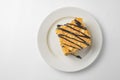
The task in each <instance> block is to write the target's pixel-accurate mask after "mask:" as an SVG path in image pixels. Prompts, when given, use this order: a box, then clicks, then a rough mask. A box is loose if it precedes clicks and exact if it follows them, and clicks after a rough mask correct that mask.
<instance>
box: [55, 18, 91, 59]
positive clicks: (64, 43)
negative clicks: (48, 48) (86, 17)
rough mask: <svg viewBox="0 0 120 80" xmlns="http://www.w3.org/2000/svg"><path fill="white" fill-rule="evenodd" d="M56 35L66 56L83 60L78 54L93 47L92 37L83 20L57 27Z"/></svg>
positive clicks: (77, 19) (75, 20) (79, 19)
mask: <svg viewBox="0 0 120 80" xmlns="http://www.w3.org/2000/svg"><path fill="white" fill-rule="evenodd" d="M56 34H57V35H58V37H59V41H60V46H61V47H62V51H63V53H64V54H65V55H74V56H76V57H78V58H81V57H80V56H78V55H76V53H77V52H78V51H79V50H82V49H84V48H86V47H88V46H90V45H91V35H90V32H89V31H88V29H87V28H86V27H85V24H84V23H83V20H82V18H75V19H74V20H72V21H71V22H70V23H66V24H64V25H57V29H56Z"/></svg>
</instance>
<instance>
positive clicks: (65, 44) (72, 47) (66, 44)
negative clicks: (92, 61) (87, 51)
mask: <svg viewBox="0 0 120 80" xmlns="http://www.w3.org/2000/svg"><path fill="white" fill-rule="evenodd" d="M63 45H66V46H69V47H72V48H74V49H78V50H80V49H79V48H76V47H74V46H71V45H68V44H65V43H63Z"/></svg>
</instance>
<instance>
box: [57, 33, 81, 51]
mask: <svg viewBox="0 0 120 80" xmlns="http://www.w3.org/2000/svg"><path fill="white" fill-rule="evenodd" d="M58 36H59V37H60V38H62V39H65V40H67V41H69V42H71V43H73V44H75V45H76V46H78V47H80V48H81V49H82V48H83V47H81V46H80V45H78V44H76V43H74V42H72V41H70V40H69V39H66V38H64V37H63V36H60V35H58Z"/></svg>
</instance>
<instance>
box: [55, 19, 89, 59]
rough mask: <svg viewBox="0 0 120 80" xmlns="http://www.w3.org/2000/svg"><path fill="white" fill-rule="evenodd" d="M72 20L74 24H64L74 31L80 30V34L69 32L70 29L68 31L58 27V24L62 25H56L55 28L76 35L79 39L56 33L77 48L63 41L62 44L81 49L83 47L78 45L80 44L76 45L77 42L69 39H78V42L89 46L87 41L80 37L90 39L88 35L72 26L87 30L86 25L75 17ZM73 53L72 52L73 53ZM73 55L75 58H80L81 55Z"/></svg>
mask: <svg viewBox="0 0 120 80" xmlns="http://www.w3.org/2000/svg"><path fill="white" fill-rule="evenodd" d="M74 21H75V24H71V23H67V24H65V25H64V26H67V27H69V28H70V29H72V30H74V31H77V32H80V33H81V34H82V35H78V34H75V33H73V32H70V31H68V30H66V29H63V28H61V27H60V26H62V25H57V29H58V30H62V31H64V32H67V33H69V34H71V35H73V36H75V37H77V38H78V39H79V40H77V39H75V38H71V37H69V36H67V35H64V34H58V36H59V37H60V38H62V39H64V40H66V41H68V42H71V43H73V44H74V45H76V46H78V47H79V48H76V47H74V46H71V45H68V44H65V43H64V44H63V45H66V46H69V47H72V48H75V49H79V50H80V49H82V48H83V47H82V46H80V45H78V44H76V43H74V42H72V41H71V40H70V39H72V40H75V41H78V42H81V43H83V44H85V45H87V46H89V43H87V42H86V41H85V40H84V39H82V38H81V37H83V38H88V39H90V36H88V35H86V34H85V33H83V32H81V31H79V30H77V29H74V28H73V27H72V26H75V27H78V28H80V29H84V30H87V28H86V27H83V26H82V25H81V23H80V22H79V21H77V20H76V19H75V20H74ZM73 55H74V54H73ZM74 56H75V57H77V58H80V59H81V58H82V57H81V56H79V55H74Z"/></svg>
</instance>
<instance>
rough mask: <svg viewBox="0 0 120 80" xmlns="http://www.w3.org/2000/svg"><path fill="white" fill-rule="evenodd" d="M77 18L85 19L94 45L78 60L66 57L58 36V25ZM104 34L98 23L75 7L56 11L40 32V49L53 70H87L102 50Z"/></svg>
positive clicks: (48, 17) (43, 24)
mask: <svg viewBox="0 0 120 80" xmlns="http://www.w3.org/2000/svg"><path fill="white" fill-rule="evenodd" d="M75 17H81V18H83V21H84V23H85V24H86V27H87V28H88V30H89V31H90V33H91V35H92V45H91V46H90V47H88V48H86V49H84V50H82V51H80V53H79V55H81V56H82V57H83V58H82V59H78V58H76V57H74V56H65V55H64V54H63V52H62V49H61V47H60V43H59V38H58V36H57V35H56V31H55V30H56V28H57V26H56V25H57V24H65V23H68V22H70V21H71V20H73V19H74V18H75ZM102 41H103V39H102V32H101V29H100V26H99V24H98V23H97V21H96V20H95V19H94V18H93V16H91V15H90V14H89V13H88V12H86V11H84V10H82V9H80V8H74V7H66V8H61V9H58V10H55V11H54V12H52V13H51V14H50V15H48V16H47V17H46V19H45V20H44V21H43V23H42V24H41V26H40V30H39V32H38V47H39V50H40V54H41V55H42V57H43V58H44V60H45V61H46V62H47V63H48V64H49V65H50V66H51V67H53V68H55V69H58V70H60V71H65V72H74V71H78V70H81V69H84V68H86V67H87V66H89V65H90V64H91V63H92V62H94V61H95V59H96V58H97V56H98V55H99V53H100V50H101V48H102Z"/></svg>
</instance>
